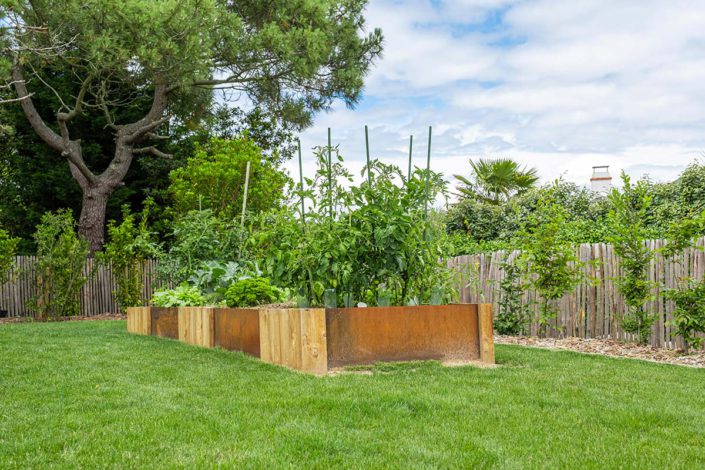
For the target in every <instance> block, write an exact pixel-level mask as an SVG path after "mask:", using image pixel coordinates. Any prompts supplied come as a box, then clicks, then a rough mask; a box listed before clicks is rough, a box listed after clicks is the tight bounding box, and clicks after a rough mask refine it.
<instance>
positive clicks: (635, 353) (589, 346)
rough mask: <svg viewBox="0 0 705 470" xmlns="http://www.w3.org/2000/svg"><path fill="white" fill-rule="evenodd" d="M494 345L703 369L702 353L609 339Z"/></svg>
mask: <svg viewBox="0 0 705 470" xmlns="http://www.w3.org/2000/svg"><path fill="white" fill-rule="evenodd" d="M495 343H497V344H517V345H520V346H529V347H534V348H543V349H561V350H568V351H575V352H580V353H586V354H599V355H601V356H612V357H628V358H632V359H641V360H644V361H651V362H660V363H666V364H675V365H679V366H688V367H703V368H705V351H702V350H700V351H694V352H691V353H689V354H685V353H684V352H683V351H675V350H673V349H659V348H654V347H652V346H639V345H637V344H634V343H626V342H621V341H615V340H611V339H583V338H560V339H557V338H536V337H524V336H503V335H495Z"/></svg>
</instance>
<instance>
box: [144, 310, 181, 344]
mask: <svg viewBox="0 0 705 470" xmlns="http://www.w3.org/2000/svg"><path fill="white" fill-rule="evenodd" d="M151 315H152V327H151V329H152V336H162V337H164V338H172V339H179V313H178V309H177V308H176V307H172V308H169V307H151Z"/></svg>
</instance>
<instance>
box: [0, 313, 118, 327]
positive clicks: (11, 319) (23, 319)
mask: <svg viewBox="0 0 705 470" xmlns="http://www.w3.org/2000/svg"><path fill="white" fill-rule="evenodd" d="M126 319H127V315H123V314H121V313H101V314H99V315H91V316H75V317H60V318H57V319H56V320H52V321H91V320H126ZM32 321H36V320H35V319H34V318H32V317H9V318H0V324H2V323H25V322H32Z"/></svg>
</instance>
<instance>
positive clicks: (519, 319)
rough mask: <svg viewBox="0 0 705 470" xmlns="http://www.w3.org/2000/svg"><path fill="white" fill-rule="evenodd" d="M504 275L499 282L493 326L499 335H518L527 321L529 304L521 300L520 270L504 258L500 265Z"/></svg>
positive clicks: (522, 284)
mask: <svg viewBox="0 0 705 470" xmlns="http://www.w3.org/2000/svg"><path fill="white" fill-rule="evenodd" d="M500 269H501V270H502V271H504V277H503V278H502V280H501V281H500V283H499V308H498V310H497V316H496V317H495V319H494V328H495V330H497V333H499V334H501V335H518V334H520V333H522V332H523V331H524V328H525V326H526V323H527V322H528V321H529V318H530V313H529V306H528V305H527V304H525V303H524V302H523V300H522V296H523V294H524V289H525V287H526V286H525V285H524V283H523V282H522V280H521V278H522V276H521V270H520V269H519V267H518V266H517V265H516V264H512V263H510V262H509V261H508V260H506V259H505V260H504V261H503V262H502V264H501V265H500Z"/></svg>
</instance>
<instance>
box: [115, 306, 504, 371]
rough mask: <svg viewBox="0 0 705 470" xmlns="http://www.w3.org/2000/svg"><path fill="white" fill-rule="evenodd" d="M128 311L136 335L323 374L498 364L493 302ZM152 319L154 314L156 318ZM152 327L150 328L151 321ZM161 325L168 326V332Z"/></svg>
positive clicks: (129, 320) (143, 309)
mask: <svg viewBox="0 0 705 470" xmlns="http://www.w3.org/2000/svg"><path fill="white" fill-rule="evenodd" d="M172 310H174V309H157V308H152V309H151V312H150V308H149V307H137V308H133V309H128V331H131V332H134V333H142V334H150V333H151V334H154V335H159V336H167V337H173V336H169V335H170V334H171V335H173V331H174V328H176V330H177V332H178V338H179V340H181V341H184V342H186V343H189V344H194V345H198V346H205V347H221V348H223V349H228V350H231V351H243V352H245V353H247V354H249V355H252V356H255V357H259V358H260V359H261V360H262V361H264V362H269V363H272V364H279V365H283V366H286V367H290V368H293V369H298V370H302V371H305V372H310V373H315V374H325V373H327V372H328V371H329V370H330V369H332V368H337V367H344V366H349V365H363V364H372V363H374V362H380V361H410V360H429V359H436V360H441V361H451V362H470V361H477V362H482V363H485V364H494V338H493V331H492V307H491V305H489V304H452V305H421V306H414V307H366V308H335V309H323V308H309V309H299V308H292V309H272V308H250V309H234V308H213V307H181V308H178V309H177V312H178V313H177V314H176V322H177V325H176V327H174V323H173V322H174V314H173V312H172ZM150 313H151V314H150ZM145 322H146V323H145ZM160 325H161V326H160Z"/></svg>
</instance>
